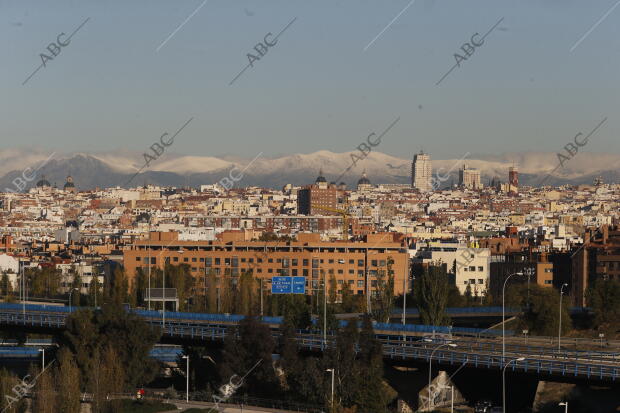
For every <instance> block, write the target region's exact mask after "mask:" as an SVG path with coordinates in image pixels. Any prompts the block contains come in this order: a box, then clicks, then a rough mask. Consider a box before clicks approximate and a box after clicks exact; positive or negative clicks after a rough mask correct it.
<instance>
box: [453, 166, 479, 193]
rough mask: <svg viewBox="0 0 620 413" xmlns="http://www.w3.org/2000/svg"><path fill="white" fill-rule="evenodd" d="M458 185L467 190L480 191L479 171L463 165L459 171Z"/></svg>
mask: <svg viewBox="0 0 620 413" xmlns="http://www.w3.org/2000/svg"><path fill="white" fill-rule="evenodd" d="M459 185H460V186H462V187H464V188H467V189H482V184H481V183H480V171H479V170H477V169H474V168H468V167H467V164H466V163H464V164H463V169H461V170H460V171H459Z"/></svg>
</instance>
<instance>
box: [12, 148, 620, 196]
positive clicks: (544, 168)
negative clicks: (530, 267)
mask: <svg viewBox="0 0 620 413" xmlns="http://www.w3.org/2000/svg"><path fill="white" fill-rule="evenodd" d="M51 154H52V152H51V151H50V152H45V151H43V150H33V149H8V150H4V151H0V191H3V192H4V191H7V189H12V190H18V188H16V185H15V184H14V183H13V182H14V180H17V181H16V182H18V183H19V182H21V181H20V179H23V177H22V173H23V172H24V171H25V172H24V173H23V176H25V177H27V178H32V176H33V171H35V170H37V169H38V168H40V169H38V171H37V172H36V173H35V175H36V176H35V177H34V178H33V179H32V180H31V181H30V182H29V187H32V186H34V185H35V184H36V182H37V181H39V180H40V179H41V178H42V177H43V176H45V179H46V180H48V181H49V182H50V183H51V184H52V185H54V184H56V185H57V186H58V187H62V186H63V185H64V183H65V180H66V177H67V175H71V176H72V177H73V178H74V181H75V183H76V185H77V186H78V188H80V189H94V188H95V187H99V188H105V187H116V186H120V187H135V186H139V185H144V184H145V183H148V184H156V185H163V186H187V185H189V186H193V187H197V186H198V185H201V184H213V183H216V182H218V181H219V180H220V179H222V178H224V177H227V176H229V173H231V176H239V174H240V173H243V178H242V179H240V180H239V181H238V183H237V185H238V186H263V187H271V188H279V187H282V186H283V185H285V184H288V183H290V184H293V185H304V184H309V183H312V182H314V180H315V179H316V177H317V176H318V174H319V171H322V173H323V175H324V176H325V177H326V179H327V180H328V181H334V180H336V179H337V178H338V177H339V176H341V175H342V174H343V173H344V175H343V176H342V178H341V179H340V181H344V182H345V183H347V185H348V186H349V187H353V186H355V184H356V183H357V180H358V179H359V177H360V176H361V174H362V172H363V171H366V173H367V175H368V178H369V179H370V181H371V182H372V183H373V184H379V183H390V184H409V183H410V179H411V178H410V175H411V160H410V159H402V158H398V157H395V156H391V155H387V154H384V153H381V152H371V153H369V154H368V156H367V157H366V158H365V159H363V160H359V155H360V154H359V153H358V152H344V153H334V152H330V151H325V150H322V151H318V152H314V153H310V154H292V155H285V156H279V157H274V158H267V157H265V156H263V155H260V156H257V157H255V158H249V159H243V158H217V157H209V156H195V155H193V156H183V155H175V154H164V155H162V156H161V158H160V159H157V160H155V161H152V162H151V163H150V166H149V167H148V168H144V169H143V170H142V171H141V172H140V173H139V174H138V175H136V173H137V172H138V170H139V169H140V168H141V167H142V166H143V165H144V158H143V156H142V154H127V153H115V152H110V153H98V154H85V153H70V154H58V153H56V154H54V155H53V156H52V157H51V158H50V155H51ZM353 155H355V156H353ZM431 157H432V154H431ZM46 159H49V161H48V162H47V163H45V164H44V165H43V166H41V165H42V164H43V162H44V161H45V160H46ZM432 162H433V174H435V176H441V177H442V179H441V181H442V187H447V186H449V185H450V184H451V183H457V182H458V170H459V169H460V168H462V166H463V163H467V165H468V166H469V167H472V168H477V169H479V170H480V172H481V176H482V181H483V183H484V184H485V185H487V184H488V183H489V181H490V180H491V179H492V178H493V177H498V178H499V179H500V180H501V181H502V182H506V181H507V178H508V168H509V167H510V166H513V165H516V166H518V168H519V180H520V183H521V184H523V185H534V186H537V185H538V184H539V183H541V182H543V179H544V178H545V176H546V175H547V174H548V173H550V172H551V171H552V170H553V169H554V168H556V167H557V166H558V165H559V161H558V157H557V154H555V153H539V152H527V153H510V154H502V155H471V154H464V155H463V156H462V157H460V158H457V159H447V160H433V161H432ZM618 166H620V155H615V154H598V153H580V154H578V155H576V156H575V157H574V158H573V159H571V160H569V161H566V162H564V165H563V167H560V168H558V169H557V170H556V171H555V173H554V174H553V175H552V176H550V177H549V178H548V179H547V180H546V181H544V183H545V184H546V185H563V184H590V183H592V182H593V180H594V179H595V178H596V177H598V176H601V177H602V178H603V181H604V182H620V179H619V174H618ZM349 167H350V168H349ZM27 168H30V169H27ZM233 168H236V169H233ZM347 168H349V170H348V171H347ZM231 170H232V172H231ZM345 171H347V172H346V173H345ZM134 176H135V177H134ZM132 177H134V178H133V180H131V181H130V179H131V178H132ZM129 181H130V182H129ZM128 182H129V183H128Z"/></svg>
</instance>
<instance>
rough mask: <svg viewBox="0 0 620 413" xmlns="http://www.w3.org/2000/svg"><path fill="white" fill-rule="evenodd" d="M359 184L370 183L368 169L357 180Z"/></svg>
mask: <svg viewBox="0 0 620 413" xmlns="http://www.w3.org/2000/svg"><path fill="white" fill-rule="evenodd" d="M357 184H358V185H370V180H369V179H368V177H367V176H366V171H364V172H363V173H362V177H361V178H360V179H359V181H357Z"/></svg>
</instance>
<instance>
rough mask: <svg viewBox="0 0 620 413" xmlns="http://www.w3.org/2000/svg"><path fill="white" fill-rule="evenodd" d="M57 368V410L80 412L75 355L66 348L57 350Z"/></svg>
mask: <svg viewBox="0 0 620 413" xmlns="http://www.w3.org/2000/svg"><path fill="white" fill-rule="evenodd" d="M57 358H58V368H57V369H56V375H55V382H56V385H57V387H58V397H57V399H56V402H57V405H58V408H59V411H61V412H63V413H65V412H66V413H79V412H80V370H79V369H78V367H77V364H76V362H75V357H74V355H73V353H71V351H69V350H68V349H67V348H61V349H60V350H59V351H58V357H57Z"/></svg>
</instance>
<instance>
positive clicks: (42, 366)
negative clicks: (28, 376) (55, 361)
mask: <svg viewBox="0 0 620 413" xmlns="http://www.w3.org/2000/svg"><path fill="white" fill-rule="evenodd" d="M39 352H41V353H43V360H42V362H41V371H43V370H45V349H44V348H40V349H39Z"/></svg>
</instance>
